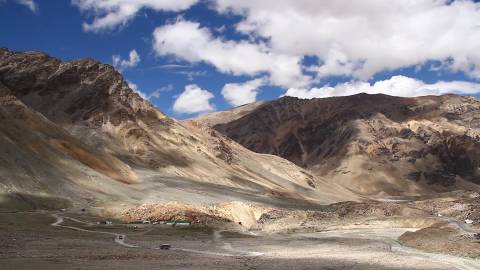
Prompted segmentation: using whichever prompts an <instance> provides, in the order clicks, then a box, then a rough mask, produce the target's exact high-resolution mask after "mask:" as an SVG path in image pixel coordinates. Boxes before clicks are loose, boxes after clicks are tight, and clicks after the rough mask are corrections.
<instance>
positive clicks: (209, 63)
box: [0, 0, 480, 118]
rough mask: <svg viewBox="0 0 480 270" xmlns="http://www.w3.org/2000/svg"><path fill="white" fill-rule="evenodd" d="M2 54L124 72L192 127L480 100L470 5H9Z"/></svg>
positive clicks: (181, 0)
mask: <svg viewBox="0 0 480 270" xmlns="http://www.w3.org/2000/svg"><path fill="white" fill-rule="evenodd" d="M0 29H1V30H0V47H7V48H8V49H10V50H13V51H32V50H33V51H42V52H46V53H48V54H49V55H51V56H54V57H57V58H60V59H62V60H75V59H79V58H85V57H89V58H94V59H96V60H98V61H101V62H103V63H107V64H111V65H113V66H114V67H115V68H116V69H117V70H118V71H119V72H121V73H122V74H123V76H124V78H125V79H126V80H127V81H128V82H129V84H130V86H131V88H132V89H134V90H135V91H137V92H138V93H139V94H141V95H142V96H143V97H144V98H146V99H149V100H150V102H151V103H152V104H154V105H155V106H157V107H158V108H159V109H160V110H161V111H163V112H165V113H167V114H168V115H171V116H173V117H177V118H188V117H193V116H196V115H199V114H204V113H209V112H213V111H221V110H228V109H230V108H232V107H236V106H240V105H243V104H247V103H251V102H255V101H259V100H273V99H277V98H279V97H282V96H285V95H287V96H294V97H298V98H319V97H330V96H343V95H352V94H356V93H361V92H365V93H372V94H374V93H383V94H389V95H395V96H421V95H441V94H447V93H455V94H463V95H476V96H478V95H479V93H480V49H479V48H480V3H478V1H470V0H456V1H455V0H401V1H391V0H383V1H382V0H358V1H351V0H348V1H347V0H336V1H326V0H325V1H322V0H261V1H258V0H242V1H236V0H56V1H52V0H0Z"/></svg>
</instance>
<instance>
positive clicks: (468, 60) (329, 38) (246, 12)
mask: <svg viewBox="0 0 480 270" xmlns="http://www.w3.org/2000/svg"><path fill="white" fill-rule="evenodd" d="M214 2H215V8H216V10H218V11H219V12H221V13H236V14H239V15H241V16H243V17H244V19H243V20H241V21H240V23H238V24H237V26H236V29H237V31H239V32H242V33H245V34H248V35H252V36H257V37H262V38H265V39H267V40H268V42H267V44H265V46H266V47H267V48H268V50H269V51H270V52H271V53H272V54H277V55H278V54H280V55H285V56H286V57H288V56H306V55H308V56H316V57H318V58H319V60H320V63H319V65H318V66H313V67H310V69H309V70H315V71H316V72H318V77H319V78H323V77H327V76H330V75H346V76H353V77H355V78H357V79H364V80H365V79H368V78H371V76H372V75H374V74H376V73H378V72H381V71H384V70H394V69H398V68H402V67H410V66H415V65H422V64H424V63H426V62H427V61H429V60H438V61H440V62H444V63H448V64H446V65H445V68H447V69H451V70H454V71H462V72H465V73H466V74H468V75H470V76H472V77H474V78H477V79H480V50H479V49H478V48H480V24H479V22H480V3H474V2H473V1H467V0H465V1H451V0H401V1H387V0H385V1H378V0H362V1H350V0H335V1H316V0H262V1H258V0H242V1H237V0H214Z"/></svg>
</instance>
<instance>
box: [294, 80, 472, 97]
mask: <svg viewBox="0 0 480 270" xmlns="http://www.w3.org/2000/svg"><path fill="white" fill-rule="evenodd" d="M359 93H367V94H387V95H392V96H403V97H414V96H425V95H443V94H476V93H480V83H474V82H466V81H450V82H445V81H439V82H436V83H433V84H428V83H424V82H423V81H421V80H418V79H413V78H410V77H405V76H393V77H391V78H390V79H388V80H383V81H377V82H375V83H373V84H371V83H368V82H360V81H357V82H348V83H341V84H337V85H335V86H323V87H319V88H311V89H297V88H290V89H288V90H287V92H286V93H285V96H292V97H298V98H304V99H311V98H325V97H332V96H348V95H354V94H359Z"/></svg>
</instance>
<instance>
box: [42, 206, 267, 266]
mask: <svg viewBox="0 0 480 270" xmlns="http://www.w3.org/2000/svg"><path fill="white" fill-rule="evenodd" d="M51 216H52V217H54V218H56V219H57V220H56V221H55V222H54V223H52V224H51V225H52V226H54V227H62V228H67V229H72V230H76V231H81V232H87V233H100V234H109V235H113V236H114V241H115V243H117V244H119V245H121V246H124V247H128V248H148V247H140V246H137V245H133V244H127V243H125V239H126V238H127V235H126V234H119V233H112V232H104V231H96V230H87V229H83V228H79V227H75V226H65V225H60V224H62V223H63V222H64V220H65V219H70V220H72V221H75V222H78V223H82V224H87V225H89V224H91V223H88V222H84V221H81V220H78V219H75V218H70V217H63V216H60V215H58V214H52V215H51ZM221 232H222V231H215V232H214V234H213V241H214V242H218V241H219V240H220V238H221ZM222 243H223V249H225V250H227V251H229V252H212V251H205V250H196V249H187V248H171V250H177V251H184V252H191V253H198V254H206V255H214V256H227V257H234V256H242V257H256V256H261V255H263V253H260V252H251V251H244V250H238V249H234V248H233V247H232V245H231V244H230V243H227V242H223V241H222ZM152 249H155V250H160V248H152Z"/></svg>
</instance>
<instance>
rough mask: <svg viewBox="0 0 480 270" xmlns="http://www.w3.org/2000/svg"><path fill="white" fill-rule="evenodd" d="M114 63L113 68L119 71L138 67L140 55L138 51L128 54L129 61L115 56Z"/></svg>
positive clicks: (113, 57)
mask: <svg viewBox="0 0 480 270" xmlns="http://www.w3.org/2000/svg"><path fill="white" fill-rule="evenodd" d="M112 63H113V66H114V67H115V68H117V69H119V70H124V69H126V68H132V67H136V66H137V65H138V63H140V55H138V53H137V51H136V50H135V49H134V50H131V51H130V53H129V54H128V59H122V57H120V55H113V56H112Z"/></svg>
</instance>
